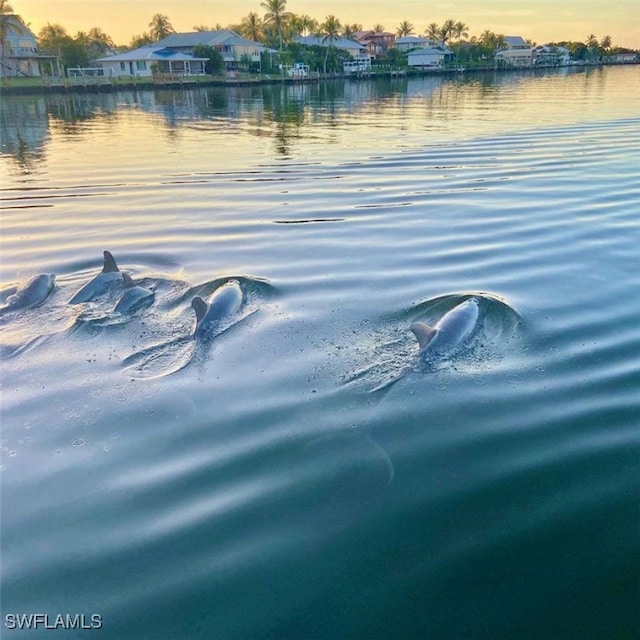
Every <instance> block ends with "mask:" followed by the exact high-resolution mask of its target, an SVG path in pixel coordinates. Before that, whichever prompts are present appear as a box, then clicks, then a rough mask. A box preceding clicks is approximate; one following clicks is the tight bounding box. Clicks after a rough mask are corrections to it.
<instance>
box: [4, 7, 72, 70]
mask: <svg viewBox="0 0 640 640" xmlns="http://www.w3.org/2000/svg"><path fill="white" fill-rule="evenodd" d="M3 28H4V30H5V33H4V37H3V39H2V41H1V42H0V61H1V62H0V76H2V77H3V78H6V77H10V76H12V77H23V78H24V77H33V76H41V75H45V74H49V75H60V70H61V67H60V56H57V55H53V54H49V53H45V52H43V51H39V50H38V41H37V40H36V37H35V35H34V34H33V32H32V31H31V29H29V27H27V26H26V25H25V24H24V23H23V22H22V20H21V19H20V18H19V17H18V16H16V15H6V16H3ZM41 65H42V67H41Z"/></svg>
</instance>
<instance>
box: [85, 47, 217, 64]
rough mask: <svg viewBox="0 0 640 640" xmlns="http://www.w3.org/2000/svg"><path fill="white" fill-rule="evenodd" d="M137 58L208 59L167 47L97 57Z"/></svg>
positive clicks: (134, 59)
mask: <svg viewBox="0 0 640 640" xmlns="http://www.w3.org/2000/svg"><path fill="white" fill-rule="evenodd" d="M136 60H171V61H172V62H174V61H175V62H179V61H185V60H190V61H193V60H207V58H196V57H195V56H192V55H191V54H190V53H182V52H179V51H172V50H171V49H168V48H167V47H155V46H154V47H140V48H139V49H134V50H133V51H127V52H126V53H118V54H116V55H113V56H105V57H104V58H97V59H96V62H129V61H131V62H135V61H136Z"/></svg>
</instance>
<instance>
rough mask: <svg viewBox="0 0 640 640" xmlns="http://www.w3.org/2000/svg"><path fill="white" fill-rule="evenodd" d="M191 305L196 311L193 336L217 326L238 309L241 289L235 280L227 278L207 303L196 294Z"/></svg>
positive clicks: (240, 301)
mask: <svg viewBox="0 0 640 640" xmlns="http://www.w3.org/2000/svg"><path fill="white" fill-rule="evenodd" d="M191 306H192V307H193V309H194V311H195V312H196V328H195V331H194V336H198V335H201V334H203V333H205V332H208V331H210V330H212V329H215V328H217V327H218V326H219V325H220V324H221V323H223V322H224V321H225V320H227V319H228V318H230V317H232V316H233V315H235V314H236V313H237V312H238V311H239V310H240V307H241V306H242V289H241V288H240V285H239V284H238V282H237V281H236V280H229V282H226V283H225V284H223V285H222V286H221V287H218V288H217V289H216V290H215V291H214V292H213V295H212V296H211V299H210V300H209V304H207V303H206V302H205V301H204V300H203V299H202V298H200V297H199V296H196V297H195V298H194V299H193V300H192V301H191Z"/></svg>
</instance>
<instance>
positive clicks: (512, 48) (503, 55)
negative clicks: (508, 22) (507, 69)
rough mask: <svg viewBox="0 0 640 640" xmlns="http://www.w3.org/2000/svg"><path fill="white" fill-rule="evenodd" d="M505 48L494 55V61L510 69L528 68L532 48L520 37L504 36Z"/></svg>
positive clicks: (531, 60)
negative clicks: (510, 67)
mask: <svg viewBox="0 0 640 640" xmlns="http://www.w3.org/2000/svg"><path fill="white" fill-rule="evenodd" d="M504 41H505V48H504V49H502V50H501V51H498V52H497V53H496V61H498V62H502V63H503V64H506V65H508V66H512V67H530V66H531V65H532V63H533V51H534V50H533V47H532V46H531V45H530V44H529V43H528V42H527V41H526V40H524V38H521V37H520V36H506V37H505V38H504Z"/></svg>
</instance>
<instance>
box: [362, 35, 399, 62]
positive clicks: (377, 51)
mask: <svg viewBox="0 0 640 640" xmlns="http://www.w3.org/2000/svg"><path fill="white" fill-rule="evenodd" d="M352 37H353V39H354V40H357V41H358V42H359V43H360V44H361V45H363V46H364V47H366V50H367V53H368V54H369V55H370V56H371V57H372V58H374V59H375V58H380V57H382V58H384V57H385V56H386V55H387V51H389V49H390V48H391V47H394V46H395V44H396V37H395V35H394V34H393V33H390V32H388V31H355V32H354V33H353V34H352Z"/></svg>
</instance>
